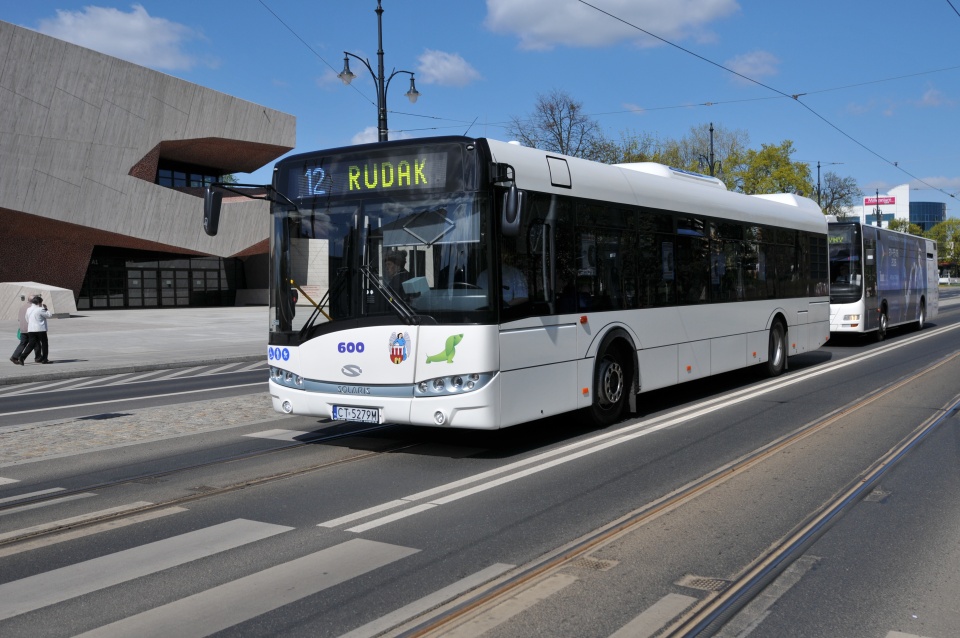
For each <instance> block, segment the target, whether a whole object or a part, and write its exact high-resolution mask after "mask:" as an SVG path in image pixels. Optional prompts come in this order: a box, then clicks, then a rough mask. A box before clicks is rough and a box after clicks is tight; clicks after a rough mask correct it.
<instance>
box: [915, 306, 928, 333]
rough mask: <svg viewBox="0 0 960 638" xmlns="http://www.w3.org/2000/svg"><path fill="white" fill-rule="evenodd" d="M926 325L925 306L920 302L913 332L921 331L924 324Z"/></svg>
mask: <svg viewBox="0 0 960 638" xmlns="http://www.w3.org/2000/svg"><path fill="white" fill-rule="evenodd" d="M925 323H927V304H926V303H924V302H923V300H921V301H920V312H919V313H918V314H917V323H916V324H914V326H913V327H914V329H915V330H923V326H924V324H925Z"/></svg>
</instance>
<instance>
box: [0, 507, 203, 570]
mask: <svg viewBox="0 0 960 638" xmlns="http://www.w3.org/2000/svg"><path fill="white" fill-rule="evenodd" d="M186 511H187V509H186V508H185V507H168V508H166V509H162V510H152V511H149V512H143V513H142V514H134V515H133V516H124V517H123V518H117V519H114V520H112V521H105V522H103V523H99V524H97V525H90V526H88V527H83V528H81V529H73V530H68V531H65V532H61V533H59V534H54V535H52V536H44V537H42V538H36V539H34V540H32V541H24V542H22V543H17V544H16V545H11V546H10V547H0V558H3V557H4V556H12V555H13V554H20V553H21V552H29V551H31V550H34V549H39V548H41V547H47V546H48V545H56V544H57V543H62V542H64V541H72V540H75V539H77V538H83V537H84V536H92V535H93V534H99V533H100V532H108V531H110V530H114V529H119V528H121V527H126V526H127V525H133V524H135V523H142V522H144V521H151V520H153V519H155V518H161V517H163V516H169V515H170V514H179V513H180V512H186Z"/></svg>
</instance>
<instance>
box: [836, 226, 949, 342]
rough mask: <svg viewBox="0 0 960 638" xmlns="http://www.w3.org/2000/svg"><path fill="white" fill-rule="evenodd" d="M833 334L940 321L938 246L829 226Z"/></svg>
mask: <svg viewBox="0 0 960 638" xmlns="http://www.w3.org/2000/svg"><path fill="white" fill-rule="evenodd" d="M829 233H830V236H829V240H828V241H829V243H830V331H831V332H834V333H855V334H864V333H873V335H874V336H875V337H876V339H877V340H878V341H880V340H882V339H884V338H885V337H886V336H887V330H888V329H889V328H892V327H894V326H902V325H913V326H914V327H916V328H917V329H920V328H923V324H924V323H926V321H927V319H932V318H934V317H936V316H937V313H938V310H939V304H940V289H939V288H938V285H939V278H938V270H937V243H936V242H935V241H933V240H932V239H926V238H924V237H917V236H915V235H908V234H907V233H900V232H897V231H893V230H889V229H887V228H880V227H878V226H870V225H868V224H861V223H860V222H859V221H849V222H848V221H842V222H840V221H831V222H830V223H829Z"/></svg>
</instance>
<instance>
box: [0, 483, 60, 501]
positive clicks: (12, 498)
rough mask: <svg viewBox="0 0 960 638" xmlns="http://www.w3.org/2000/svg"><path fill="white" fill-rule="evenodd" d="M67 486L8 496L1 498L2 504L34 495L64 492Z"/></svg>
mask: <svg viewBox="0 0 960 638" xmlns="http://www.w3.org/2000/svg"><path fill="white" fill-rule="evenodd" d="M65 489H66V488H65V487H51V488H50V489H49V490H39V491H37V492H27V493H26V494H17V495H16V496H8V497H7V498H0V504H2V503H13V502H15V501H22V500H23V499H25V498H33V497H34V496H43V495H44V494H56V493H57V492H62V491H64V490H65Z"/></svg>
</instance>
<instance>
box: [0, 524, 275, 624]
mask: <svg viewBox="0 0 960 638" xmlns="http://www.w3.org/2000/svg"><path fill="white" fill-rule="evenodd" d="M292 529H293V528H292V527H285V526H282V525H272V524H270V523H258V522H256V521H249V520H245V519H242V518H238V519H236V520H233V521H229V522H226V523H220V524H219V525H213V526H211V527H206V528H204V529H200V530H197V531H195V532H188V533H186V534H181V535H179V536H174V537H172V538H167V539H165V540H162V541H156V542H153V543H148V544H146V545H141V546H139V547H134V548H131V549H127V550H124V551H120V552H116V553H114V554H108V555H106V556H101V557H100V558H94V559H91V560H88V561H84V562H82V563H77V564H75V565H68V566H67V567H61V568H60V569H54V570H52V571H49V572H44V573H42V574H37V575H36V576H28V577H27V578H21V579H20V580H15V581H11V582H9V583H4V584H3V585H0V620H5V619H7V618H13V617H14V616H19V615H20V614H25V613H27V612H29V611H33V610H35V609H40V608H42V607H47V606H49V605H54V604H56V603H60V602H63V601H65V600H69V599H71V598H76V597H77V596H82V595H84V594H89V593H90V592H94V591H98V590H100V589H104V588H106V587H112V586H113V585H118V584H120V583H124V582H127V581H129V580H133V579H134V578H140V577H141V576H146V575H148V574H153V573H155V572H158V571H161V570H164V569H169V568H171V567H176V566H177V565H183V564H185V563H189V562H191V561H194V560H197V559H200V558H204V557H205V556H211V555H213V554H217V553H220V552H223V551H226V550H228V549H233V548H235V547H240V546H242V545H246V544H248V543H252V542H254V541H258V540H262V539H264V538H269V537H270V536H274V535H276V534H280V533H282V532H287V531H290V530H292Z"/></svg>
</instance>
